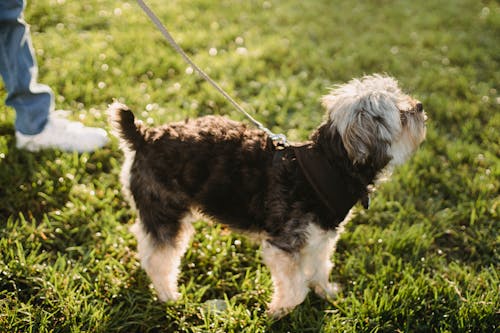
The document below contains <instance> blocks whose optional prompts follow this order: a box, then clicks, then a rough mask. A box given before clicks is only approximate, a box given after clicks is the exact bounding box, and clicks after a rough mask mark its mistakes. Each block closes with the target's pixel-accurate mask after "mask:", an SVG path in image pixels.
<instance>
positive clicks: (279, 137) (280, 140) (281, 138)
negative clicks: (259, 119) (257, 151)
mask: <svg viewBox="0 0 500 333" xmlns="http://www.w3.org/2000/svg"><path fill="white" fill-rule="evenodd" d="M269 138H270V139H271V141H272V142H273V144H274V147H275V148H276V149H277V150H281V149H284V148H286V147H289V146H290V144H289V143H288V140H287V139H286V135H285V134H282V133H279V134H274V133H271V134H269Z"/></svg>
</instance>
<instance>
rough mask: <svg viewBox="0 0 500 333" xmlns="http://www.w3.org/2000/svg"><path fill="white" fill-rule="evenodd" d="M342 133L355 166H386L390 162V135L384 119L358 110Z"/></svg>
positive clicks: (345, 145)
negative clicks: (368, 164)
mask: <svg viewBox="0 0 500 333" xmlns="http://www.w3.org/2000/svg"><path fill="white" fill-rule="evenodd" d="M349 118H350V119H349V120H348V121H347V122H346V123H345V127H344V128H343V131H341V137H342V142H343V144H344V147H345V149H346V151H347V154H348V156H349V158H350V159H351V161H352V163H353V164H355V165H356V164H366V163H368V162H369V163H371V164H374V165H377V166H378V165H385V164H386V163H387V162H388V161H389V160H390V156H388V150H389V146H390V141H391V140H390V133H388V129H387V128H386V126H387V125H386V124H385V123H384V118H383V117H380V116H374V115H373V114H370V112H368V111H366V110H364V109H362V108H360V109H356V110H355V111H354V112H353V113H352V114H351V115H350V117H349Z"/></svg>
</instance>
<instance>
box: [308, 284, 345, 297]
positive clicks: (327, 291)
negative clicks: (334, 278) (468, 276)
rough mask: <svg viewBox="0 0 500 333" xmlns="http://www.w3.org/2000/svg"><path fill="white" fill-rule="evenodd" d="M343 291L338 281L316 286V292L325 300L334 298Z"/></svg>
mask: <svg viewBox="0 0 500 333" xmlns="http://www.w3.org/2000/svg"><path fill="white" fill-rule="evenodd" d="M341 291H342V287H341V286H340V285H339V284H337V283H327V284H326V285H321V286H320V285H316V286H314V292H315V293H316V295H318V296H319V297H321V298H323V299H325V300H332V299H334V298H336V297H337V295H338V294H339V293H340V292H341Z"/></svg>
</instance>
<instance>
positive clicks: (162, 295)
mask: <svg viewBox="0 0 500 333" xmlns="http://www.w3.org/2000/svg"><path fill="white" fill-rule="evenodd" d="M180 298H181V293H178V292H171V291H169V292H166V291H161V292H160V291H158V299H159V300H160V301H161V302H163V303H167V302H175V301H177V300H179V299H180Z"/></svg>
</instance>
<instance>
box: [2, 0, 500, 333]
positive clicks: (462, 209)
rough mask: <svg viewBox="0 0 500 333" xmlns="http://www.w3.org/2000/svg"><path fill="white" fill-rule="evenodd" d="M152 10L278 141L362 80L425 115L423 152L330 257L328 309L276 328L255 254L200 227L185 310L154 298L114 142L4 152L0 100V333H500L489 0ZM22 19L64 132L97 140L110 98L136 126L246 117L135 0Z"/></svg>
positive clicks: (6, 123)
mask: <svg viewBox="0 0 500 333" xmlns="http://www.w3.org/2000/svg"><path fill="white" fill-rule="evenodd" d="M148 4H150V5H151V7H152V8H153V9H154V10H155V11H156V12H157V14H158V15H159V17H160V18H161V19H162V20H163V21H164V22H165V23H166V24H167V25H168V27H169V28H170V29H171V31H172V34H173V35H174V36H175V37H176V38H177V40H178V42H179V43H180V44H181V45H182V46H183V47H184V48H185V50H186V52H187V53H189V54H190V55H191V56H192V58H193V60H194V61H195V62H197V63H198V64H199V65H200V67H202V68H203V69H205V70H206V71H207V72H208V73H209V74H210V75H211V76H212V77H213V78H214V79H215V80H216V81H217V82H219V83H220V84H221V85H222V86H223V87H224V89H226V90H227V91H228V92H229V93H230V94H231V95H232V96H233V97H234V98H236V99H237V100H238V101H241V102H242V103H243V104H244V105H245V106H246V108H247V109H248V110H250V112H251V113H252V114H253V115H255V117H256V118H257V119H258V120H260V121H262V122H263V123H264V124H266V125H267V126H268V127H270V128H271V129H272V130H273V131H275V132H283V133H286V134H287V135H288V137H289V138H290V139H291V140H305V139H307V138H308V134H309V133H310V132H311V130H312V129H314V128H315V127H316V126H317V125H318V124H319V123H320V122H321V120H322V117H323V114H322V109H321V107H320V105H319V99H320V97H321V96H322V95H323V94H325V93H327V92H328V88H329V87H332V86H333V85H334V84H337V83H342V82H345V81H347V80H349V79H350V78H352V77H359V76H361V75H363V74H369V73H373V72H379V73H388V74H390V75H393V76H395V77H396V78H398V80H399V82H400V85H401V86H402V87H404V88H405V90H406V91H408V92H409V93H411V94H412V95H414V96H415V97H417V98H418V99H420V100H421V101H422V102H423V104H424V106H425V109H426V111H427V114H428V116H429V118H430V120H429V123H428V134H427V139H426V141H425V142H424V144H423V146H422V147H421V149H420V150H419V151H418V152H417V153H416V155H415V156H414V157H413V158H412V159H411V160H410V161H409V163H407V164H406V165H405V166H403V167H400V168H399V169H397V170H396V171H395V173H394V174H393V176H392V178H391V179H390V180H389V181H388V182H386V183H384V184H383V185H381V186H380V187H379V189H378V192H377V193H376V194H375V195H374V196H373V197H372V204H371V207H370V208H369V209H368V210H363V209H362V208H360V207H357V208H356V209H357V214H356V216H355V217H354V219H353V220H352V222H351V223H350V224H349V225H348V227H347V232H346V233H345V234H344V235H343V236H342V238H341V239H340V242H339V245H338V251H337V253H335V255H334V256H333V257H332V261H333V262H334V263H335V268H334V270H333V272H332V276H331V279H332V280H334V281H337V282H339V283H340V284H341V285H342V287H343V290H342V292H341V294H340V295H339V297H338V298H337V299H335V300H333V301H332V302H327V301H324V300H321V299H319V298H317V297H316V296H314V295H312V294H311V295H309V297H308V298H307V299H306V301H305V302H304V303H303V304H302V305H300V306H299V307H297V308H296V310H295V311H294V312H292V313H291V314H290V315H288V316H286V317H285V318H283V319H281V320H279V321H272V320H270V319H268V318H267V317H266V315H265V308H266V302H268V301H269V300H270V296H271V292H272V285H271V280H270V274H269V271H268V269H267V267H265V266H264V265H263V264H262V263H261V257H260V253H259V246H258V245H256V244H253V243H251V242H250V241H248V240H247V239H245V238H244V237H242V236H240V235H238V234H229V233H227V232H226V230H225V229H224V228H223V227H220V226H210V225H207V223H205V222H203V221H199V222H197V224H196V229H197V231H198V232H197V233H196V235H195V237H194V239H193V241H192V245H191V247H190V249H189V250H188V253H187V254H186V256H185V258H184V260H183V262H182V273H181V276H180V285H181V292H182V295H183V297H182V299H181V300H180V301H179V302H177V303H173V304H162V303H160V302H158V300H157V298H156V296H155V293H154V290H153V289H152V287H151V286H150V281H149V279H148V277H147V275H146V273H145V272H144V271H143V270H142V269H141V268H140V264H139V262H138V260H137V257H136V242H135V239H134V238H133V237H132V235H131V234H130V233H129V231H128V228H129V226H130V225H131V224H132V223H133V221H134V219H135V215H134V212H133V211H131V210H130V209H129V207H128V205H127V204H126V203H125V202H124V198H123V196H122V194H121V192H120V184H119V182H118V174H119V170H120V165H121V162H122V160H123V155H122V153H121V151H120V150H119V148H118V143H117V141H116V140H113V141H112V142H111V143H110V144H109V145H108V146H107V147H105V148H104V149H101V150H99V151H97V152H95V153H92V154H76V153H75V154H68V153H62V152H59V151H44V152H40V153H28V152H25V151H20V150H17V149H16V148H15V136H14V127H13V121H14V117H15V114H14V111H13V110H12V109H9V108H7V107H6V106H5V105H4V103H3V102H2V103H0V332H52V331H55V332H177V331H179V332H500V296H499V294H500V289H499V288H500V279H499V272H500V253H499V251H500V233H499V229H500V228H499V227H500V196H499V193H500V37H499V36H500V7H499V4H498V2H497V1H478V0H453V1H410V0H401V1H390V0H377V1H359V2H356V1H350V0H336V1H331V0H311V1H299V0H290V1H276V0H275V1H272V0H268V1H263V0H258V1H257V0H251V1H237V0H233V1H229V0H223V1H211V0H192V1H187V0H171V1H160V0H151V1H148ZM26 20H27V21H28V22H29V23H30V24H31V31H32V35H33V42H34V46H35V49H36V54H37V59H38V62H39V65H40V81H41V82H43V83H46V84H48V85H50V86H51V87H52V88H53V90H54V91H55V93H56V103H57V107H58V108H61V109H67V110H71V114H70V118H72V119H79V120H81V121H82V122H84V123H85V124H88V125H95V126H102V127H105V128H106V129H109V127H108V125H107V121H106V117H105V109H106V107H107V105H108V104H109V103H110V102H112V100H113V98H117V99H119V100H120V101H123V102H126V103H127V104H128V105H129V106H130V107H132V108H133V109H134V110H135V111H136V115H137V116H138V117H139V118H140V119H142V120H143V121H144V122H146V123H148V124H152V125H155V124H161V123H164V122H168V121H174V120H181V119H185V118H186V117H195V116H199V115H205V114H222V115H227V116H228V117H230V118H233V119H239V120H243V117H242V116H241V115H240V114H239V113H238V112H237V111H235V110H234V109H233V108H232V107H231V105H229V104H228V103H227V102H226V101H225V100H224V99H223V98H222V97H221V96H220V95H219V94H218V93H217V92H216V91H215V90H214V89H213V88H212V87H210V86H209V85H208V84H207V83H205V82H204V81H203V80H202V79H201V78H200V77H199V76H198V75H196V74H195V73H193V72H192V69H191V68H189V67H188V66H187V65H186V64H185V63H184V62H183V60H182V58H181V57H180V56H179V55H177V54H176V53H175V52H174V51H173V50H172V49H171V48H170V47H169V46H168V45H167V44H166V42H165V41H164V40H163V38H162V36H161V34H160V33H159V32H158V31H157V30H156V29H155V28H154V26H153V25H152V24H151V23H150V22H149V21H148V19H147V17H146V16H145V15H144V14H143V13H142V12H141V10H140V8H139V6H138V5H137V4H136V3H135V2H134V1H123V2H122V1H110V0H86V1H69V0H66V1H65V0H38V1H28V6H27V9H26ZM5 97H6V92H5V89H4V87H3V85H2V83H0V100H2V101H3V100H4V99H5ZM243 121H245V120H243ZM217 300H218V301H217ZM214 303H217V304H223V305H224V306H225V309H224V310H222V311H217V310H214V307H213V304H214Z"/></svg>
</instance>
